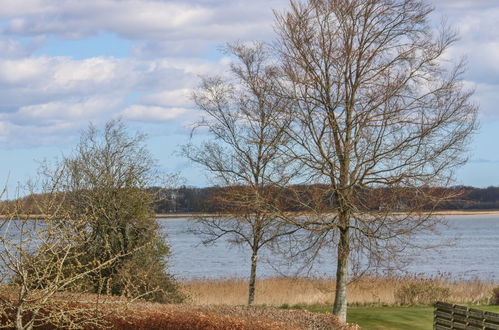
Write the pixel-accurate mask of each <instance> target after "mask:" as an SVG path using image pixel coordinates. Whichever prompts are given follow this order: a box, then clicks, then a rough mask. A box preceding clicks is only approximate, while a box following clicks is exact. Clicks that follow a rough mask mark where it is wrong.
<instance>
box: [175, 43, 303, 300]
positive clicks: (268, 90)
mask: <svg viewBox="0 0 499 330" xmlns="http://www.w3.org/2000/svg"><path fill="white" fill-rule="evenodd" d="M227 51H228V53H229V54H230V55H232V56H234V57H235V59H236V61H237V62H236V63H235V64H233V65H232V67H231V73H232V76H231V80H229V79H223V78H221V77H211V78H204V79H203V82H202V85H201V88H200V89H199V90H197V91H196V92H195V93H194V100H195V102H196V104H197V105H198V107H199V108H200V109H201V110H202V111H203V112H204V113H205V114H206V115H207V117H208V118H206V119H205V120H203V121H202V122H200V123H199V126H201V127H206V128H207V129H208V130H209V132H210V133H211V135H212V137H213V138H214V142H205V143H204V144H202V145H201V146H198V147H195V146H193V145H188V146H186V147H184V153H185V155H186V156H187V157H188V158H189V159H191V160H192V161H194V162H195V163H197V164H200V165H201V166H203V167H204V168H205V169H206V170H208V171H209V172H210V173H211V174H213V175H214V177H215V180H216V183H217V184H220V185H222V186H224V187H225V189H223V190H222V193H221V194H218V196H217V204H218V205H222V212H221V213H222V214H220V216H217V217H211V218H200V219H198V220H197V221H198V223H199V224H200V227H199V229H198V230H197V231H198V233H201V234H204V235H206V240H205V242H206V243H208V242H212V241H215V240H217V239H219V238H222V237H228V239H229V241H230V242H231V243H234V244H244V245H246V244H247V246H248V247H249V248H250V249H251V269H250V276H249V293H248V304H249V305H251V304H252V303H253V301H254V298H255V281H256V269H257V260H258V254H259V252H260V249H261V248H262V247H263V246H265V245H267V244H269V243H271V242H273V241H274V240H276V239H278V238H279V237H282V236H283V235H287V234H291V233H293V232H295V231H296V229H291V228H287V227H286V226H285V225H284V224H283V223H282V222H279V221H277V219H278V218H280V217H282V216H283V213H282V209H281V208H280V205H279V204H280V202H279V201H280V199H281V198H280V190H279V189H277V188H278V187H280V186H283V185H285V184H286V183H287V182H288V181H289V179H290V177H291V175H292V171H291V170H290V167H289V164H288V163H287V157H286V156H285V155H284V154H282V153H281V152H280V149H279V148H280V146H282V145H284V144H286V143H288V141H287V139H286V135H285V134H284V133H285V129H286V127H287V125H288V122H289V121H288V120H287V118H283V117H282V116H281V114H282V111H280V109H281V108H282V107H284V106H285V104H284V103H283V102H284V99H280V98H278V97H275V96H274V94H275V93H274V89H275V87H276V85H275V82H276V80H275V76H276V74H277V70H275V68H274V67H273V66H272V65H271V64H270V62H269V58H268V52H267V51H266V49H265V48H264V46H263V45H262V44H254V45H252V46H244V45H238V44H235V45H229V46H228V48H227Z"/></svg>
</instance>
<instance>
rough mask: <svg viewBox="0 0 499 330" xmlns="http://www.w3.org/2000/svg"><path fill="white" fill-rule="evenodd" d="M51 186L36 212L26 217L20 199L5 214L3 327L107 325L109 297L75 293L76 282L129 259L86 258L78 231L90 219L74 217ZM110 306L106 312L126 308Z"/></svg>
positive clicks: (0, 277) (0, 252) (1, 236)
mask: <svg viewBox="0 0 499 330" xmlns="http://www.w3.org/2000/svg"><path fill="white" fill-rule="evenodd" d="M53 183H54V182H52V181H46V182H45V184H44V188H47V189H46V190H45V189H44V190H43V192H44V194H43V195H40V196H38V198H37V199H36V202H34V204H35V206H34V207H33V209H36V210H37V213H36V214H30V213H26V208H25V207H24V206H25V201H24V200H22V199H21V198H18V199H17V200H15V201H13V202H11V203H9V205H8V206H9V207H8V208H4V209H2V210H1V211H2V216H3V218H2V220H1V221H0V286H1V293H0V327H6V328H14V329H19V330H21V329H22V330H29V329H33V328H36V327H39V326H46V325H48V326H53V327H58V328H66V329H72V328H81V327H83V326H95V327H104V326H105V320H104V318H105V316H106V312H105V311H104V310H102V309H101V307H102V306H103V303H105V302H106V299H105V298H104V297H99V296H91V297H89V296H88V291H87V290H79V292H77V293H75V290H74V287H75V286H78V287H79V288H81V286H80V285H78V283H82V282H85V281H88V280H89V279H90V278H95V276H96V274H99V272H100V271H101V270H102V269H105V268H107V267H109V266H110V265H112V264H113V263H115V262H116V261H117V260H118V259H120V258H123V257H125V255H123V254H119V253H118V254H115V255H109V256H107V258H101V259H99V260H97V259H95V258H88V257H87V256H86V249H85V245H86V243H85V239H84V235H83V232H82V231H81V230H80V229H79V228H83V227H84V226H85V224H86V221H87V220H88V219H86V218H83V217H79V218H71V217H70V214H69V213H67V212H66V211H65V209H64V208H63V207H62V205H63V204H64V196H63V195H62V194H60V193H58V192H56V191H54V190H52V189H53V188H54V186H53V185H52V184H53ZM29 192H33V190H31V188H30V190H29ZM18 197H20V196H18ZM2 206H4V207H5V206H7V204H6V203H3V204H2ZM71 288H73V290H70V289H71ZM70 291H73V292H70ZM85 294H87V296H86V297H85V299H84V298H83V295H85ZM108 306H109V307H108V312H110V311H111V310H112V309H114V308H121V307H124V306H122V304H115V305H114V306H113V307H112V308H111V306H110V305H108Z"/></svg>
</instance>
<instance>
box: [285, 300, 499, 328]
mask: <svg viewBox="0 0 499 330" xmlns="http://www.w3.org/2000/svg"><path fill="white" fill-rule="evenodd" d="M470 307H474V308H478V309H483V310H488V311H491V312H495V313H499V306H483V305H480V306H474V305H470ZM285 309H299V310H307V311H310V312H315V313H328V312H330V311H331V306H330V305H308V306H305V305H297V306H291V307H287V306H285ZM433 311H434V309H433V307H431V306H410V307H401V306H384V307H367V306H350V307H349V309H348V317H347V322H349V323H356V324H358V325H359V326H360V327H361V328H362V329H368V330H395V329H412V330H426V329H431V328H432V326H433Z"/></svg>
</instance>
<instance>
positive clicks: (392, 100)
mask: <svg viewBox="0 0 499 330" xmlns="http://www.w3.org/2000/svg"><path fill="white" fill-rule="evenodd" d="M431 12H432V8H431V7H430V6H429V5H427V4H426V3H425V2H424V1H421V0H308V1H305V2H301V1H300V2H299V1H291V7H290V9H289V10H288V11H287V12H284V13H282V14H277V15H276V25H277V26H276V31H277V33H278V35H279V37H278V45H277V48H278V49H279V52H280V57H281V60H282V65H283V71H284V74H285V76H286V79H285V80H284V82H283V83H282V84H281V85H282V86H283V88H282V92H281V93H282V94H281V95H282V96H283V97H285V98H286V99H287V100H289V101H290V102H292V103H293V106H292V107H288V109H289V111H290V112H291V113H292V117H293V118H294V121H293V123H292V124H291V125H289V129H288V132H289V137H290V138H291V139H292V141H293V148H288V149H287V151H288V152H289V153H292V154H293V156H294V158H295V159H296V160H297V161H299V162H300V163H301V164H302V165H304V166H305V167H306V168H307V169H308V174H309V175H310V179H311V180H313V181H314V182H318V183H323V184H325V185H326V187H327V189H324V192H323V196H324V197H323V198H322V199H321V201H327V202H328V203H329V204H328V205H329V207H324V205H322V206H321V207H320V208H315V207H314V204H313V203H312V204H310V203H308V204H307V203H304V205H305V206H307V207H310V209H311V210H312V209H313V210H312V211H315V213H316V215H318V216H317V217H314V218H312V217H307V218H300V219H301V220H300V219H297V220H296V221H295V222H296V224H298V225H300V226H302V227H303V228H307V229H309V230H310V231H313V232H317V233H322V234H323V233H324V232H327V231H328V232H331V233H333V235H334V236H333V237H334V243H335V244H337V271H336V295H335V300H334V306H333V313H334V314H336V315H338V316H339V317H340V318H341V319H342V320H345V319H346V312H347V283H348V277H349V260H350V258H351V256H352V254H351V253H352V251H353V250H354V249H357V248H358V249H359V250H362V251H364V252H365V253H366V254H367V256H368V257H369V258H370V259H369V260H370V261H373V260H375V259H373V257H376V256H378V258H377V260H378V261H381V260H383V258H382V257H381V255H382V254H383V251H389V252H390V253H391V252H393V253H395V252H397V250H399V249H401V248H403V247H404V246H406V245H407V244H408V243H409V241H408V237H409V236H410V234H411V233H414V232H415V231H417V230H422V229H425V228H428V227H429V226H430V225H431V224H432V223H433V220H434V218H433V217H431V210H432V209H433V208H434V207H435V206H436V205H437V204H438V202H439V201H441V200H443V199H445V198H446V196H445V194H438V195H435V194H434V193H433V189H432V188H431V187H436V186H446V185H448V184H449V182H451V179H452V175H453V171H454V169H455V168H456V167H457V166H459V165H461V164H463V163H464V162H465V160H466V158H465V157H464V156H463V151H465V149H466V145H467V143H468V141H469V137H470V135H471V133H472V132H473V131H474V130H475V129H476V114H477V106H475V105H473V104H472V103H471V102H470V97H471V96H472V91H469V90H466V89H465V88H464V86H463V83H462V81H461V76H462V73H463V70H464V69H463V63H462V61H461V62H459V63H457V65H456V64H452V63H450V62H449V61H446V58H445V55H446V50H447V49H448V48H449V47H450V46H451V45H452V44H453V43H454V42H455V41H456V34H455V33H454V32H452V30H451V29H448V28H447V27H446V26H442V28H441V29H440V30H438V31H437V30H435V29H433V28H432V27H431V26H430V24H429V22H428V19H429V15H430V13H431ZM375 199H377V202H378V203H377V206H376V207H373V205H372V201H373V200H375ZM319 204H320V203H319ZM423 208H425V209H426V211H430V213H429V214H428V213H423V212H422V210H423ZM331 211H333V213H330V214H328V212H331ZM394 211H401V212H400V213H398V214H394ZM386 256H387V254H384V257H386Z"/></svg>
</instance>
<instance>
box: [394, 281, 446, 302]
mask: <svg viewBox="0 0 499 330" xmlns="http://www.w3.org/2000/svg"><path fill="white" fill-rule="evenodd" d="M449 297H450V289H449V288H444V287H442V286H441V285H440V283H438V282H437V281H434V280H420V281H416V282H411V283H409V284H405V285H403V286H401V287H400V288H399V289H398V290H397V291H396V292H395V299H396V301H397V303H399V304H401V305H431V304H434V303H435V302H437V301H443V300H447V299H448V298H449Z"/></svg>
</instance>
